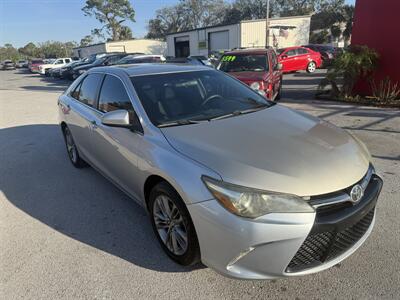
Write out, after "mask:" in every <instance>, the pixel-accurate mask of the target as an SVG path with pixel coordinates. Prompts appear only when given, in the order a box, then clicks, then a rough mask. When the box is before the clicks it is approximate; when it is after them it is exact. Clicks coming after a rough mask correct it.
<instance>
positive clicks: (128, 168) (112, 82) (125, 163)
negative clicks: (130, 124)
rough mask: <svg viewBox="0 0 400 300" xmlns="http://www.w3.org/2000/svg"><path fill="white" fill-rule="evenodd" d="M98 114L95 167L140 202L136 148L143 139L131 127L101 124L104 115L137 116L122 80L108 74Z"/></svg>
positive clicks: (99, 99)
mask: <svg viewBox="0 0 400 300" xmlns="http://www.w3.org/2000/svg"><path fill="white" fill-rule="evenodd" d="M97 108H98V110H99V115H98V117H97V119H96V124H95V126H94V127H93V132H92V144H91V147H92V153H93V159H94V163H95V165H96V166H97V167H98V168H99V169H100V171H102V172H103V173H104V174H105V175H106V176H107V177H108V178H110V179H111V180H112V181H113V182H114V183H116V184H117V185H118V186H120V187H121V188H122V189H124V190H125V191H126V192H128V193H129V194H130V195H132V196H133V197H134V198H136V199H140V198H139V197H140V196H139V195H140V188H139V186H138V181H137V179H136V178H137V177H138V176H137V172H138V169H137V160H138V158H137V149H138V146H139V145H140V143H141V141H142V138H143V136H142V135H141V134H139V133H137V132H134V131H132V130H130V129H128V128H121V127H110V126H107V125H104V124H102V123H101V116H102V115H103V114H104V113H107V112H110V111H113V110H117V109H125V110H128V111H129V112H130V114H131V117H132V118H133V116H135V114H134V110H133V106H132V102H131V100H130V98H129V96H128V94H127V92H126V89H125V86H124V84H123V83H122V81H121V80H120V79H119V78H118V77H116V76H113V75H106V76H105V78H104V81H103V84H102V86H101V89H100V93H99V97H98V106H97Z"/></svg>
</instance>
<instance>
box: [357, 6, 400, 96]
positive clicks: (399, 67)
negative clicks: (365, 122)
mask: <svg viewBox="0 0 400 300" xmlns="http://www.w3.org/2000/svg"><path fill="white" fill-rule="evenodd" d="M399 11H400V1H398V0H396V1H395V0H391V1H385V2H384V3H383V2H382V1H380V0H357V1H356V6H355V12H354V20H353V30H352V37H351V43H352V44H353V45H367V46H368V47H370V48H373V49H375V50H376V51H377V52H378V53H379V55H380V58H379V66H378V70H377V71H376V72H374V80H375V82H376V83H378V82H379V81H381V80H383V79H385V78H386V77H389V78H390V80H391V81H392V82H393V83H395V82H397V83H398V84H400V59H399V54H398V52H399V47H400V39H399V38H398V37H399V21H398V20H397V18H398V15H399ZM357 90H358V91H357V92H360V93H361V94H368V93H370V85H369V84H368V83H367V82H363V83H360V84H359V85H358V86H357Z"/></svg>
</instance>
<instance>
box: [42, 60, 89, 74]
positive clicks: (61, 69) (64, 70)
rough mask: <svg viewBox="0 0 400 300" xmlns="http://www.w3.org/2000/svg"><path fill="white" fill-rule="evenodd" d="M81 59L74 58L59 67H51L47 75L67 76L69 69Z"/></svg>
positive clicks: (79, 62) (78, 63)
mask: <svg viewBox="0 0 400 300" xmlns="http://www.w3.org/2000/svg"><path fill="white" fill-rule="evenodd" d="M81 62H82V61H81V60H75V61H72V62H70V63H69V64H66V65H64V66H62V67H59V68H53V69H51V70H50V71H49V75H50V76H51V77H54V78H68V76H67V74H68V71H69V69H70V68H71V69H72V68H73V67H75V66H78V65H80V64H81Z"/></svg>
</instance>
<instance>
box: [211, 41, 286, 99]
mask: <svg viewBox="0 0 400 300" xmlns="http://www.w3.org/2000/svg"><path fill="white" fill-rule="evenodd" d="M281 68H282V65H281V64H280V63H279V62H278V57H277V56H276V53H275V51H274V50H273V49H272V48H263V49H243V50H234V51H229V52H225V53H224V55H223V56H222V57H221V60H220V62H219V64H218V67H217V69H218V70H221V71H224V72H226V73H228V74H229V75H231V76H233V77H235V78H237V79H239V80H240V81H242V82H244V83H245V84H247V85H249V86H250V87H251V88H252V89H254V90H256V91H258V92H259V93H260V94H262V95H264V96H265V97H266V98H267V99H269V100H279V99H280V97H281V91H282V71H281Z"/></svg>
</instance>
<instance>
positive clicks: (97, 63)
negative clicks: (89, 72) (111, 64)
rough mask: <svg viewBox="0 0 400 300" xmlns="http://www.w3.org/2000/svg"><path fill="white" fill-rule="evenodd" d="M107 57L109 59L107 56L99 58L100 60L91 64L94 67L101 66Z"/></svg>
mask: <svg viewBox="0 0 400 300" xmlns="http://www.w3.org/2000/svg"><path fill="white" fill-rule="evenodd" d="M107 57H109V56H103V57H100V58H98V59H96V60H95V61H94V62H93V64H94V65H101V64H102V63H103V62H104V61H105V60H106V59H107Z"/></svg>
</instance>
